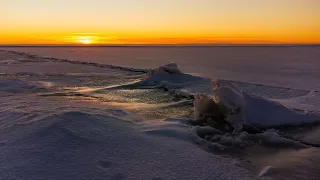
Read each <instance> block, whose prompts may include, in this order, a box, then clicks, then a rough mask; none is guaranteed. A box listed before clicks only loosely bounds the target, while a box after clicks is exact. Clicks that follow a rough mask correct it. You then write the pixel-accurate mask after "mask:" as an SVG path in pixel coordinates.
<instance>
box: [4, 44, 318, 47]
mask: <svg viewBox="0 0 320 180" xmlns="http://www.w3.org/2000/svg"><path fill="white" fill-rule="evenodd" d="M177 46H178V47H179V46H181V47H219V46H240V47H241V46H242V47H245V46H269V47H270V46H284V47H285V46H320V43H315V44H314V43H311V44H307V43H293V44H289V43H262V44H259V43H257V44H253V43H208V44H206V43H203V44H197V43H190V44H0V47H177Z"/></svg>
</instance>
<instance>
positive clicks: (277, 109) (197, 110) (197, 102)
mask: <svg viewBox="0 0 320 180" xmlns="http://www.w3.org/2000/svg"><path fill="white" fill-rule="evenodd" d="M138 84H139V85H146V86H159V87H162V88H164V89H165V90H168V91H169V93H172V94H173V95H174V96H179V97H187V98H190V97H191V98H193V99H194V115H195V120H196V121H200V122H201V121H205V120H206V119H224V120H226V121H227V122H228V123H230V124H233V125H234V126H238V125H239V124H240V125H241V124H243V123H246V124H250V125H254V126H259V127H272V126H281V125H299V124H304V123H314V122H319V121H320V115H319V114H316V113H311V112H299V111H295V110H292V109H289V108H287V107H285V106H283V105H282V104H280V103H278V102H275V101H272V100H269V99H265V98H263V97H259V96H253V95H250V94H249V93H247V92H244V91H242V90H240V88H238V87H237V86H236V85H235V84H234V83H232V82H230V81H227V80H211V79H206V78H200V77H197V76H192V75H189V74H184V73H182V71H181V70H180V69H179V68H178V66H177V64H175V63H170V64H167V65H164V66H160V67H158V68H156V69H153V70H150V71H149V72H148V73H147V75H146V76H145V77H144V78H143V79H142V80H141V81H140V82H139V83H138ZM217 117H218V118H217Z"/></svg>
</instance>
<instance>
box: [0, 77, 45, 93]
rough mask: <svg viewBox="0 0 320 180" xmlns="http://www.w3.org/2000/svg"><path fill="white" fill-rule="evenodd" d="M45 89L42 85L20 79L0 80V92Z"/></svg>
mask: <svg viewBox="0 0 320 180" xmlns="http://www.w3.org/2000/svg"><path fill="white" fill-rule="evenodd" d="M39 90H45V88H44V87H43V86H41V85H40V84H38V83H30V82H26V81H22V80H17V79H12V80H4V79H2V80H0V92H6V93H23V92H30V91H39Z"/></svg>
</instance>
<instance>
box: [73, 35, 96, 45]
mask: <svg viewBox="0 0 320 180" xmlns="http://www.w3.org/2000/svg"><path fill="white" fill-rule="evenodd" d="M76 41H77V43H80V44H92V38H91V37H90V36H80V37H77V40H76Z"/></svg>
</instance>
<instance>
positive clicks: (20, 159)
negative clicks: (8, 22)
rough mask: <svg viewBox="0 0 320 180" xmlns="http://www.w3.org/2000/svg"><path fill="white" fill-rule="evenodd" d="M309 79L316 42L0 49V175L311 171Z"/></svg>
mask: <svg viewBox="0 0 320 180" xmlns="http://www.w3.org/2000/svg"><path fill="white" fill-rule="evenodd" d="M171 62H175V63H176V65H177V66H178V68H177V67H176V66H175V64H170V65H167V66H166V64H169V63H171ZM319 81H320V47H319V46H269V47H263V46H259V47H254V46H250V47H248V46H246V47H245V46H238V47H237V46H224V47H222V46H220V47H219V46H214V47H182V46H176V47H172V46H171V47H166V46H164V47H0V179H119V180H121V179H158V180H160V179H161V180H165V179H306V180H307V179H308V180H309V179H319V178H320V165H319V163H318V162H319V161H320V149H319V147H320V140H319V139H320V123H319V122H320V83H319ZM217 84H218V85H217ZM215 85H216V86H215ZM215 104H219V106H218V107H216V106H215ZM222 106H223V108H224V109H223V108H221V107H222ZM222 109H223V110H222ZM225 109H227V110H225ZM209 116H210V117H209ZM222 116H223V117H224V118H221V117H222ZM227 116H228V117H227ZM238 127H241V128H238Z"/></svg>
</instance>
